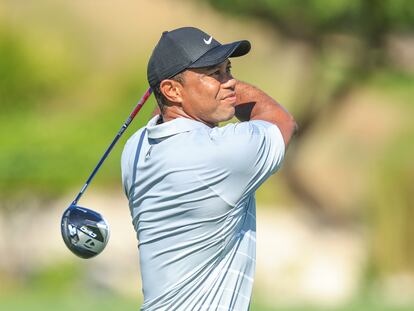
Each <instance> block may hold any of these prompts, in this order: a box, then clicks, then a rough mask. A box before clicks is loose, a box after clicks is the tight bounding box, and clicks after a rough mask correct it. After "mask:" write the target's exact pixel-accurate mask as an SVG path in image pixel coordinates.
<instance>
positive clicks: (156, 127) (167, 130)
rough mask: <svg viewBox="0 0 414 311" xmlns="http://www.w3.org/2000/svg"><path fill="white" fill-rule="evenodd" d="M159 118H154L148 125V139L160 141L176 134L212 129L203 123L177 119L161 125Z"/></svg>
mask: <svg viewBox="0 0 414 311" xmlns="http://www.w3.org/2000/svg"><path fill="white" fill-rule="evenodd" d="M158 118H159V116H155V117H153V118H152V119H151V120H150V121H149V122H148V124H147V131H148V138H152V139H160V138H163V137H168V136H172V135H175V134H179V133H183V132H190V131H192V130H195V129H198V128H207V129H209V128H210V127H209V126H208V125H206V124H204V123H202V122H198V121H195V120H192V119H187V118H177V119H174V120H171V121H167V122H164V123H161V124H157V121H158Z"/></svg>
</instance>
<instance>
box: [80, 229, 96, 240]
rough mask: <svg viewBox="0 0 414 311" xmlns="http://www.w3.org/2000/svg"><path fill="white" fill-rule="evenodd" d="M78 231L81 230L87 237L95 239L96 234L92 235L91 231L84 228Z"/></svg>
mask: <svg viewBox="0 0 414 311" xmlns="http://www.w3.org/2000/svg"><path fill="white" fill-rule="evenodd" d="M80 229H81V231H82V232H84V233H86V234H87V235H89V236H90V237H92V238H96V237H97V235H96V233H94V232H93V231H92V230H89V229H88V228H86V227H85V226H82V227H80Z"/></svg>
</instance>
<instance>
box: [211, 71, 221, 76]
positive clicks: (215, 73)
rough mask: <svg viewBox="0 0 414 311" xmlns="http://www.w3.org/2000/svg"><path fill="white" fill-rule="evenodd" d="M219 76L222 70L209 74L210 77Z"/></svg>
mask: <svg viewBox="0 0 414 311" xmlns="http://www.w3.org/2000/svg"><path fill="white" fill-rule="evenodd" d="M218 75H220V70H215V71H213V72H212V73H210V74H209V76H218Z"/></svg>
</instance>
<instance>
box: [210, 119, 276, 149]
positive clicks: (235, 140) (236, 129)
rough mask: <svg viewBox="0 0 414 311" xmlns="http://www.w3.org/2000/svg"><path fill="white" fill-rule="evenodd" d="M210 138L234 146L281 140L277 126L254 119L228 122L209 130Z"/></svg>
mask: <svg viewBox="0 0 414 311" xmlns="http://www.w3.org/2000/svg"><path fill="white" fill-rule="evenodd" d="M210 136H211V139H212V140H215V141H217V142H220V141H223V142H225V143H226V144H230V145H231V146H234V147H237V146H239V147H242V148H243V147H247V146H248V145H250V144H252V143H253V144H254V143H260V142H263V141H270V142H272V141H273V142H275V143H279V142H283V137H282V134H281V132H280V130H279V128H278V127H277V126H276V125H274V124H272V123H270V122H267V121H262V120H254V121H247V122H239V123H232V124H228V125H226V126H223V127H216V128H214V129H212V130H211V132H210Z"/></svg>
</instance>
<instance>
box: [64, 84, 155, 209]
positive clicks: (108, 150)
mask: <svg viewBox="0 0 414 311" xmlns="http://www.w3.org/2000/svg"><path fill="white" fill-rule="evenodd" d="M151 92H152V90H151V88H148V90H147V91H146V92H145V94H144V95H143V96H142V98H141V99H140V100H139V102H138V103H137V105H136V106H135V108H134V110H133V111H132V112H131V114H130V115H129V117H128V118H127V119H126V121H125V123H124V125H122V127H121V129H120V130H119V132H118V134H116V136H115V138H114V140H113V141H112V143H111V144H110V145H109V147H108V149H106V151H105V153H104V155H103V156H102V158H101V159H100V160H99V162H98V164H97V165H96V167H95V169H94V170H93V172H92V174H91V175H90V176H89V178H88V179H87V180H86V183H85V184H84V185H83V187H82V188H81V190H80V191H79V193H78V195H77V196H76V198H75V199H74V200H73V202H72V205H76V204H77V203H78V201H79V199H80V198H81V197H82V195H83V193H84V192H85V190H86V188H88V186H89V183H90V182H91V181H92V179H93V178H94V176H95V175H96V173H97V172H98V170H99V168H100V167H101V165H102V163H103V162H104V161H105V159H106V158H107V156H108V155H109V153H110V152H111V150H112V148H113V147H114V146H115V144H116V143H117V141H118V140H119V138H120V137H121V136H122V134H123V133H124V132H125V130H126V129H127V127H128V126H129V124H130V123H131V122H132V120H133V119H134V118H135V116H136V115H137V113H138V112H139V111H140V110H141V108H142V106H143V105H144V103H145V102H146V101H147V99H148V97H150V95H151Z"/></svg>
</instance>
